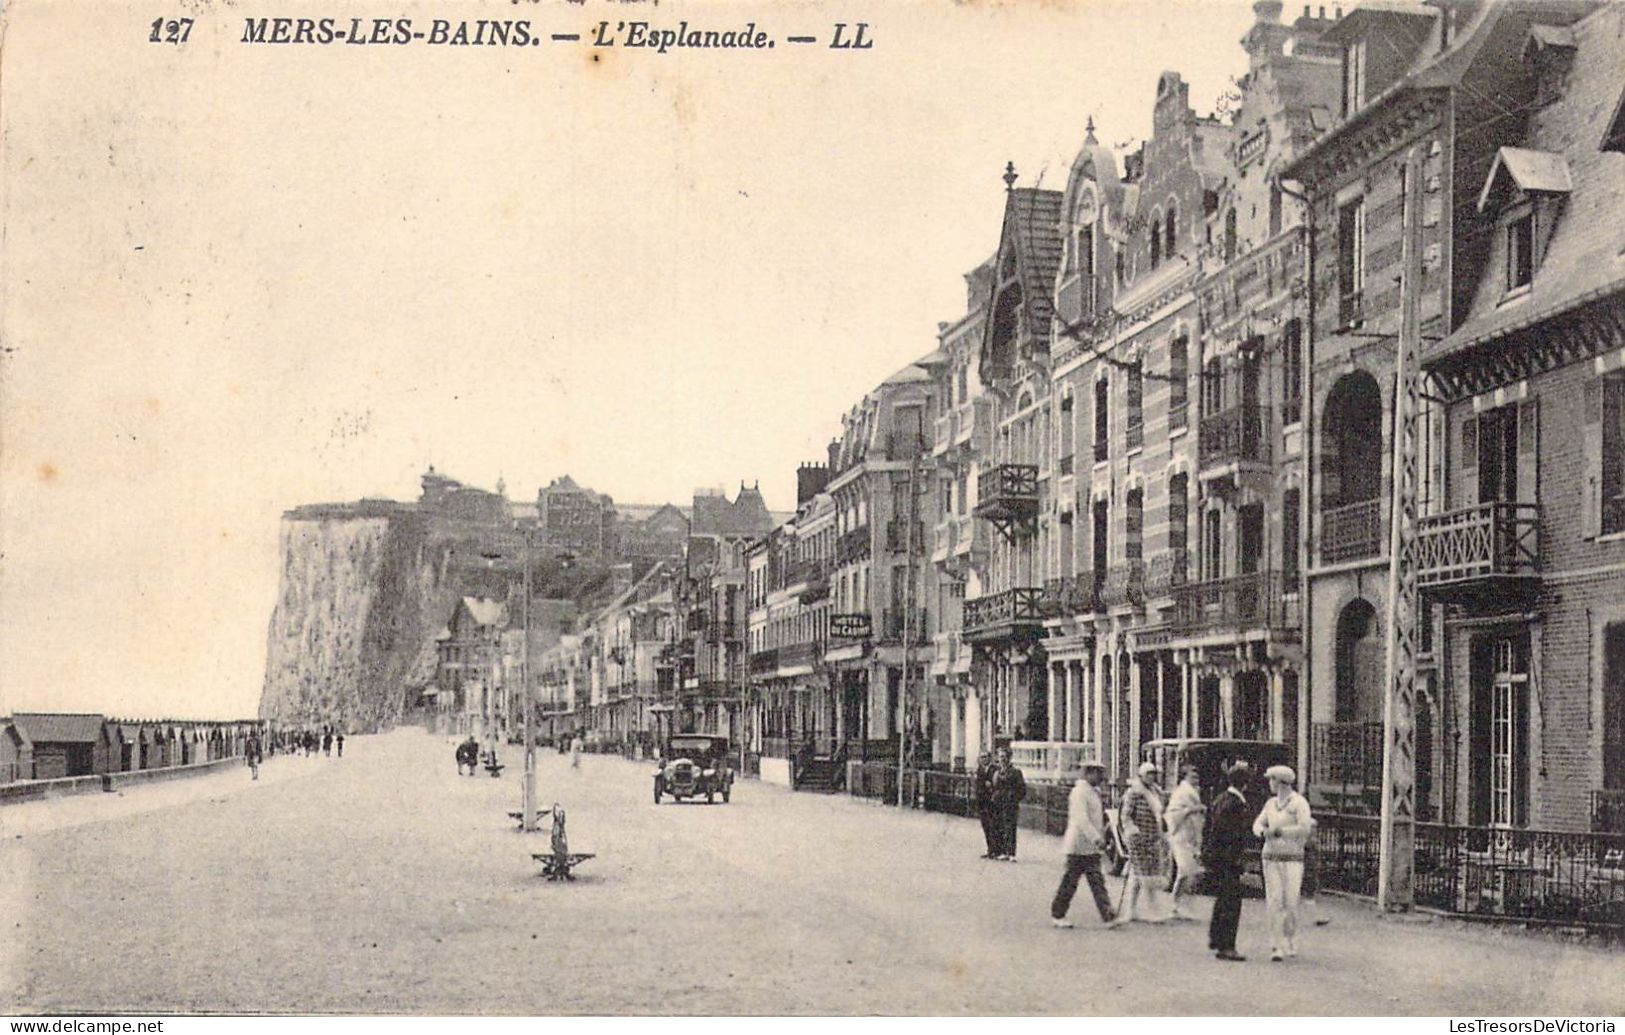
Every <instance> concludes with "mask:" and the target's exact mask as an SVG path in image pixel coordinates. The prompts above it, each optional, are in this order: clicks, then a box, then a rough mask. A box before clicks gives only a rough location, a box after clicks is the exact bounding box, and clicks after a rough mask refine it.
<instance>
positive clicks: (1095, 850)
mask: <svg viewBox="0 0 1625 1035" xmlns="http://www.w3.org/2000/svg"><path fill="white" fill-rule="evenodd" d="M1105 778H1106V767H1105V766H1102V765H1101V764H1100V763H1098V762H1087V763H1085V764H1084V767H1083V771H1082V772H1081V773H1079V774H1078V780H1077V782H1076V783H1074V784H1073V785H1072V793H1070V794H1068V795H1067V798H1066V836H1065V837H1063V838H1062V839H1061V851H1063V852H1065V853H1066V870H1065V871H1064V872H1063V873H1062V874H1061V886H1060V887H1058V888H1056V889H1055V899H1054V901H1052V902H1051V903H1050V907H1049V915H1050V923H1052V924H1054V925H1055V926H1056V927H1071V926H1072V921H1070V920H1068V919H1067V918H1066V914H1067V910H1069V909H1071V908H1072V896H1073V895H1075V894H1076V893H1077V890H1078V879H1079V878H1080V877H1081V878H1084V879H1086V880H1088V882H1089V893H1090V894H1091V895H1093V896H1094V899H1095V908H1096V909H1097V910H1099V911H1100V919H1101V922H1102V923H1107V924H1109V923H1111V922H1112V921H1113V920H1114V919H1116V914H1115V913H1113V912H1112V903H1111V898H1110V897H1109V896H1108V895H1107V894H1106V878H1104V877H1102V876H1101V874H1100V852H1101V848H1102V847H1103V846H1104V844H1105V841H1106V810H1105V807H1104V806H1103V805H1102V804H1101V802H1100V792H1099V791H1097V790H1095V788H1096V787H1098V786H1100V781H1101V780H1103V779H1105Z"/></svg>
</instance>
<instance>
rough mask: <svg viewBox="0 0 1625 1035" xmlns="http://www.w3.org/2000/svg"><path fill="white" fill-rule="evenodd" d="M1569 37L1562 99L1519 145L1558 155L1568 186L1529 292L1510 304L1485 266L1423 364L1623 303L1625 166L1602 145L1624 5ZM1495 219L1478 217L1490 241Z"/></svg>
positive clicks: (1608, 8) (1616, 87) (1615, 88)
mask: <svg viewBox="0 0 1625 1035" xmlns="http://www.w3.org/2000/svg"><path fill="white" fill-rule="evenodd" d="M1572 30H1573V32H1574V35H1575V39H1576V40H1577V42H1578V46H1577V48H1576V51H1575V55H1574V63H1573V65H1572V66H1571V67H1570V69H1569V74H1568V79H1567V83H1566V86H1565V89H1564V92H1563V95H1562V96H1561V97H1559V98H1557V99H1556V100H1554V101H1552V103H1550V104H1548V105H1546V106H1545V107H1544V108H1542V109H1540V110H1539V111H1537V112H1535V113H1534V114H1533V115H1531V117H1530V123H1529V130H1528V133H1527V134H1526V136H1525V139H1524V141H1523V143H1525V144H1527V145H1528V148H1527V149H1525V150H1527V151H1531V152H1535V153H1540V154H1553V155H1558V156H1561V157H1562V158H1563V160H1564V168H1565V171H1566V172H1567V174H1568V177H1569V183H1570V185H1571V190H1570V191H1569V192H1567V193H1566V194H1564V195H1563V196H1562V197H1561V199H1560V200H1559V201H1556V202H1553V203H1552V204H1551V209H1550V212H1549V214H1548V215H1546V216H1543V217H1542V218H1544V219H1550V220H1552V222H1551V224H1550V226H1551V230H1550V237H1549V238H1548V239H1547V240H1546V245H1545V250H1544V252H1542V253H1540V254H1539V261H1538V262H1537V264H1536V265H1535V269H1534V275H1533V276H1532V278H1531V279H1530V284H1529V290H1528V292H1527V294H1524V295H1522V296H1520V297H1519V298H1518V299H1516V300H1514V301H1511V302H1509V301H1507V299H1506V295H1505V289H1504V281H1502V280H1501V279H1500V278H1497V277H1496V276H1495V266H1494V264H1489V265H1487V266H1486V268H1485V271H1484V273H1483V274H1482V275H1481V277H1480V279H1479V284H1478V289H1477V290H1476V291H1475V292H1474V294H1473V297H1472V301H1471V303H1470V305H1469V306H1468V309H1467V312H1466V314H1465V319H1464V320H1463V321H1462V322H1461V324H1460V325H1459V326H1457V328H1456V329H1455V330H1454V331H1453V332H1451V333H1450V334H1449V335H1448V336H1447V337H1446V338H1445V339H1444V340H1443V341H1439V342H1435V343H1434V344H1432V345H1431V346H1430V347H1428V348H1427V350H1426V353H1425V354H1424V357H1423V358H1424V361H1426V362H1429V363H1440V362H1442V361H1443V360H1444V359H1445V358H1446V357H1449V356H1452V354H1456V353H1463V354H1465V353H1467V352H1469V351H1470V350H1474V349H1476V348H1477V347H1479V346H1481V345H1489V344H1490V343H1492V342H1495V341H1497V340H1498V339H1502V338H1506V337H1508V336H1510V335H1512V334H1516V333H1518V332H1520V331H1523V330H1524V329H1526V328H1529V327H1532V326H1534V325H1536V324H1538V323H1541V322H1543V321H1545V320H1548V319H1550V318H1552V317H1554V316H1557V315H1560V314H1562V313H1565V312H1568V311H1570V310H1574V309H1577V308H1579V307H1581V306H1584V305H1587V304H1590V303H1592V302H1594V301H1596V300H1600V299H1608V298H1610V297H1618V298H1621V299H1622V300H1625V254H1622V253H1621V248H1622V246H1625V230H1622V228H1621V226H1620V222H1619V213H1620V211H1621V208H1622V206H1625V158H1622V157H1621V156H1619V155H1617V154H1611V153H1609V152H1606V151H1599V150H1598V149H1597V146H1596V141H1597V138H1598V136H1599V135H1600V134H1601V133H1602V131H1603V127H1604V126H1605V125H1606V124H1607V122H1608V120H1609V119H1610V118H1612V117H1613V114H1614V111H1613V105H1614V103H1615V101H1616V99H1617V97H1618V94H1619V91H1620V77H1619V52H1618V43H1617V41H1618V39H1619V38H1620V34H1621V33H1622V32H1625V5H1620V4H1605V5H1604V6H1603V7H1602V8H1600V9H1599V10H1597V11H1596V12H1594V13H1593V14H1591V15H1589V16H1588V17H1586V18H1584V19H1582V20H1581V21H1578V22H1576V23H1575V24H1574V25H1573V26H1572ZM1511 150H1516V149H1511ZM1499 175H1508V174H1507V173H1500V174H1499ZM1492 218H1493V216H1492V215H1491V214H1485V215H1481V216H1480V217H1479V219H1480V223H1481V226H1482V227H1483V229H1484V230H1485V231H1486V232H1488V231H1489V230H1490V229H1491V228H1492V226H1493V224H1492V223H1491V220H1492ZM1463 361H1466V360H1465V358H1464V360H1463Z"/></svg>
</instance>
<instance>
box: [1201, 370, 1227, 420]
mask: <svg viewBox="0 0 1625 1035" xmlns="http://www.w3.org/2000/svg"><path fill="white" fill-rule="evenodd" d="M1223 409H1224V367H1223V365H1221V364H1220V362H1219V357H1218V356H1214V357H1213V358H1212V359H1210V360H1208V361H1207V367H1206V369H1205V370H1203V371H1202V416H1204V417H1211V416H1213V415H1214V414H1216V413H1219V412H1220V411H1222V410H1223Z"/></svg>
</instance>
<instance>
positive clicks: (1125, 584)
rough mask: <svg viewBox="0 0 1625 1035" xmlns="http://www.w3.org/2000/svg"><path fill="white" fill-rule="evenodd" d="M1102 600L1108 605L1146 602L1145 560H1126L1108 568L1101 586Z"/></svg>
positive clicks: (1136, 604) (1116, 605) (1115, 605)
mask: <svg viewBox="0 0 1625 1035" xmlns="http://www.w3.org/2000/svg"><path fill="white" fill-rule="evenodd" d="M1100 602H1101V603H1102V604H1104V605H1105V606H1107V607H1118V606H1121V605H1123V604H1133V605H1135V606H1138V605H1140V604H1143V603H1145V562H1144V561H1137V560H1136V561H1124V562H1123V563H1122V564H1114V565H1112V566H1111V567H1110V568H1108V569H1107V570H1106V581H1105V582H1104V583H1102V585H1101V587H1100Z"/></svg>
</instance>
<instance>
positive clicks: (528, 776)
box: [519, 527, 536, 833]
mask: <svg viewBox="0 0 1625 1035" xmlns="http://www.w3.org/2000/svg"><path fill="white" fill-rule="evenodd" d="M519 549H520V551H521V553H522V554H523V556H524V564H523V570H524V575H523V578H524V580H525V582H524V586H523V587H522V589H521V592H520V598H519V606H520V608H521V609H522V613H523V615H524V624H525V646H524V648H523V649H522V650H521V651H520V655H519V685H520V688H521V689H522V690H523V691H524V696H525V780H524V790H523V791H521V792H520V793H521V797H520V802H519V811H520V814H521V817H522V818H521V820H520V827H521V828H522V829H523V830H525V831H526V832H527V833H528V832H530V831H533V830H535V829H536V734H535V731H534V730H533V729H532V727H531V721H532V719H531V710H532V705H531V687H530V531H529V530H528V529H526V528H524V527H521V528H520V530H519Z"/></svg>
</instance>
